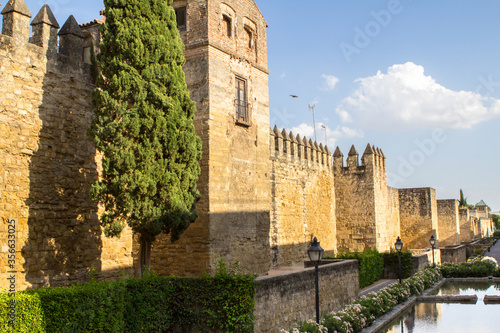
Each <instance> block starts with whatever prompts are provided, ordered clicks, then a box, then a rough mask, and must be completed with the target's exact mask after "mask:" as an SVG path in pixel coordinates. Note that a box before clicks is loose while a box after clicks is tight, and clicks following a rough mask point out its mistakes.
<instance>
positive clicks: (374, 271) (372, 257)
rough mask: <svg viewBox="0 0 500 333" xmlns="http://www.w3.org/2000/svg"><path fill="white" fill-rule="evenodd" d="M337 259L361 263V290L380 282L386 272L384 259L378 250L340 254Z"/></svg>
mask: <svg viewBox="0 0 500 333" xmlns="http://www.w3.org/2000/svg"><path fill="white" fill-rule="evenodd" d="M336 259H357V260H358V261H359V288H364V287H366V286H369V285H371V284H373V283H374V282H375V281H378V280H380V278H381V277H382V274H383V272H384V258H383V256H382V254H381V253H380V252H378V251H377V250H376V249H373V250H371V249H366V250H364V251H363V252H357V251H356V252H340V253H339V254H338V255H337V257H336Z"/></svg>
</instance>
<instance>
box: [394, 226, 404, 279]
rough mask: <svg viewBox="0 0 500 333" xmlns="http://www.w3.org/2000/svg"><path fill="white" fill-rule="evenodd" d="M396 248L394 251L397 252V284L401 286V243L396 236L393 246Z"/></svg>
mask: <svg viewBox="0 0 500 333" xmlns="http://www.w3.org/2000/svg"><path fill="white" fill-rule="evenodd" d="M394 246H395V247H396V251H398V263H399V284H401V250H402V249H403V242H402V241H401V238H400V237H399V236H398V239H396V243H395V244H394Z"/></svg>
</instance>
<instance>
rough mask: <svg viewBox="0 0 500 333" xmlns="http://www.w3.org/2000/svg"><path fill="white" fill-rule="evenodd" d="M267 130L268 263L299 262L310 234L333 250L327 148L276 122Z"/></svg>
mask: <svg viewBox="0 0 500 333" xmlns="http://www.w3.org/2000/svg"><path fill="white" fill-rule="evenodd" d="M270 134H271V135H270V149H271V150H270V154H271V161H272V163H271V201H270V202H271V214H270V215H271V230H270V246H271V251H272V264H273V266H274V267H280V266H294V265H301V264H302V262H303V261H304V260H305V259H306V257H307V249H308V248H309V246H310V244H311V241H312V238H313V237H314V236H317V237H320V238H321V239H320V240H321V246H322V247H323V248H324V249H325V251H326V253H327V254H330V255H332V254H333V252H334V251H335V249H336V242H337V239H336V236H335V235H336V231H335V228H336V223H335V193H334V177H333V173H332V169H331V168H332V165H331V159H332V158H331V153H330V152H329V151H328V148H326V147H323V145H322V144H319V145H318V144H317V143H316V142H313V141H312V140H307V139H306V138H305V137H303V138H301V137H300V136H299V135H297V136H295V135H294V134H293V133H292V132H290V133H287V132H286V131H285V130H282V131H281V132H280V131H279V130H278V128H277V127H275V128H274V130H271V132H270Z"/></svg>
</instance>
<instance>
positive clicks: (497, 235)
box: [493, 215, 500, 239]
mask: <svg viewBox="0 0 500 333" xmlns="http://www.w3.org/2000/svg"><path fill="white" fill-rule="evenodd" d="M495 216H498V215H495ZM493 238H496V239H499V238H500V230H495V232H493Z"/></svg>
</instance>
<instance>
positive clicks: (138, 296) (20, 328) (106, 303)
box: [0, 274, 255, 333]
mask: <svg viewBox="0 0 500 333" xmlns="http://www.w3.org/2000/svg"><path fill="white" fill-rule="evenodd" d="M254 281H255V277H254V276H250V275H236V276H230V275H225V274H219V275H217V276H216V277H210V276H208V275H206V276H203V277H201V278H177V277H158V276H154V275H151V276H148V277H145V278H142V279H126V280H121V281H113V282H99V283H95V282H91V283H87V284H83V285H82V284H80V285H73V286H70V287H65V288H62V287H51V288H41V289H34V290H29V291H23V292H18V293H16V294H15V300H16V313H15V318H16V320H15V324H14V326H13V327H12V326H11V325H10V323H9V321H8V318H9V317H8V313H9V310H10V308H9V304H10V300H11V298H12V297H10V296H9V295H8V294H7V293H0V331H1V332H19V333H20V332H30V333H31V332H50V333H56V332H71V333H77V332H120V333H121V332H134V333H135V332H167V331H182V332H190V331H200V332H252V331H253V319H254V317H253V310H254V302H255V297H254V296H255V288H254V284H255V282H254Z"/></svg>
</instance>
